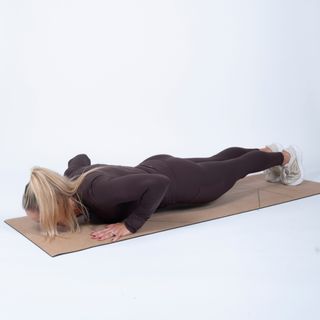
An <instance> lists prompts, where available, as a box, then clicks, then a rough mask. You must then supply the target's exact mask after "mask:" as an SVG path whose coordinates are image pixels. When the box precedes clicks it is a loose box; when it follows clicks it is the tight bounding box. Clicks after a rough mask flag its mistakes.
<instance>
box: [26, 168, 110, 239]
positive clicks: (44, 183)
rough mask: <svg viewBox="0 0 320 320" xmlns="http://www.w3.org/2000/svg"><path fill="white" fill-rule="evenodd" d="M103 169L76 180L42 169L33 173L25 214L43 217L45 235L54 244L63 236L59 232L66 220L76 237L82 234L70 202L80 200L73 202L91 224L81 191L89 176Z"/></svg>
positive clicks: (42, 231)
mask: <svg viewBox="0 0 320 320" xmlns="http://www.w3.org/2000/svg"><path fill="white" fill-rule="evenodd" d="M103 167H104V166H99V167H95V168H93V169H90V170H88V171H87V172H82V173H81V174H80V175H79V176H78V177H73V178H68V177H66V176H62V175H60V174H59V173H57V172H55V171H53V170H50V169H47V168H43V167H39V166H35V167H33V168H32V169H31V177H30V182H29V183H28V184H27V185H26V187H25V190H24V194H23V198H22V207H23V209H24V210H31V211H36V212H38V213H39V222H40V228H41V234H42V235H44V236H45V237H46V239H48V238H49V240H53V239H54V238H55V237H56V236H60V233H59V231H58V222H59V220H60V219H63V221H64V225H65V226H66V227H67V228H68V229H69V230H70V231H71V232H72V233H73V232H79V231H80V225H79V222H78V220H77V217H76V213H75V208H74V205H73V203H72V202H71V201H70V198H71V197H76V198H77V199H76V198H73V200H74V202H75V203H77V204H78V205H79V207H80V208H81V211H82V213H83V214H84V216H85V220H86V221H89V213H88V210H87V208H86V207H85V206H84V205H83V203H82V202H81V200H80V197H79V195H78V194H77V190H78V188H79V186H80V185H81V183H82V181H83V179H84V178H85V177H86V176H87V175H88V174H89V173H91V172H93V171H96V170H99V169H101V168H103Z"/></svg>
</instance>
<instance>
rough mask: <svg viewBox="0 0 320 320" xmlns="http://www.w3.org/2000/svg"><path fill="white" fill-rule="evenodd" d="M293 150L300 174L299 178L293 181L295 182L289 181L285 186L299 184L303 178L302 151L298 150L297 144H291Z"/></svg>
mask: <svg viewBox="0 0 320 320" xmlns="http://www.w3.org/2000/svg"><path fill="white" fill-rule="evenodd" d="M291 146H292V147H293V148H294V150H295V152H296V158H297V161H298V165H299V168H300V172H301V176H300V178H299V179H298V180H297V181H295V182H292V183H289V184H287V186H296V185H298V184H300V183H301V182H302V181H303V180H304V179H303V177H304V172H303V167H302V151H301V150H300V148H299V147H298V146H297V145H293V144H292V145H291Z"/></svg>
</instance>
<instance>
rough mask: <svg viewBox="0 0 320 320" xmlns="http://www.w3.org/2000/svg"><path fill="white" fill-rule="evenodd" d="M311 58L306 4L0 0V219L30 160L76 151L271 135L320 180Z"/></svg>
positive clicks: (319, 97)
mask: <svg viewBox="0 0 320 320" xmlns="http://www.w3.org/2000/svg"><path fill="white" fill-rule="evenodd" d="M319 57H320V2H319V1H317V0H260V1H259V0H256V1H254V0H242V1H240V0H215V1H209V0H208V1H204V0H185V1H182V0H180V1H178V0H161V1H160V0H159V1H154V0H135V1H133V0H117V1H106V0H100V1H98V0H90V1H89V0H87V1H84V0H73V1H71V0H63V1H62V0H61V1H60V0H55V1H46V0H37V1H31V0H30V1H27V0H26V1H22V0H20V1H18V0H0V58H1V59H0V108H1V118H0V139H1V140H0V141H1V142H0V143H1V145H0V147H1V149H0V150H1V155H2V156H1V169H0V174H1V185H0V194H1V202H0V212H1V217H2V219H5V218H10V217H16V216H21V215H24V212H23V211H22V207H21V198H22V193H23V190H24V186H25V184H26V183H27V182H28V179H29V177H30V169H31V167H32V166H34V165H39V166H44V167H48V168H50V169H53V170H56V171H58V172H60V173H63V171H64V170H65V169H66V166H67V162H68V160H69V159H70V158H72V157H73V156H75V155H76V154H78V153H86V154H87V155H88V156H89V157H90V158H91V161H92V163H109V164H120V165H132V166H133V165H137V164H138V163H139V162H141V161H142V160H143V159H145V158H146V157H149V156H151V155H153V154H158V153H169V154H172V155H176V156H180V157H200V156H210V155H213V154H215V153H217V152H219V151H220V150H222V149H224V148H227V147H230V146H243V147H262V146H264V145H266V144H269V143H271V142H280V143H282V144H284V145H285V146H287V145H289V144H296V145H298V146H300V148H301V149H302V150H303V154H304V166H305V175H306V179H316V178H319V177H320V168H319V160H320V151H319V136H320V126H319V119H320V59H319ZM6 230H7V229H6ZM6 232H12V231H11V230H9V231H8V230H7V231H6ZM260 319H262V318H261V317H260ZM291 319H292V318H291ZM309 319H310V318H309Z"/></svg>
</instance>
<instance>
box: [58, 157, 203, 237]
mask: <svg viewBox="0 0 320 320" xmlns="http://www.w3.org/2000/svg"><path fill="white" fill-rule="evenodd" d="M96 166H103V168H102V169H99V170H97V171H94V172H92V173H90V174H89V175H87V176H86V177H85V178H84V180H83V182H82V184H81V185H80V187H79V189H78V191H77V194H78V195H79V197H80V199H81V201H82V203H83V204H84V205H85V206H86V208H87V209H88V212H89V216H90V222H91V223H95V224H102V223H106V224H108V223H116V222H123V223H124V224H125V226H126V227H127V229H128V230H129V231H130V232H133V233H134V232H136V231H137V230H138V229H139V228H141V226H142V225H143V224H144V223H145V222H146V221H147V220H148V219H149V217H150V216H151V215H152V214H153V213H154V212H155V211H156V209H157V208H160V207H166V206H170V205H172V204H173V205H174V204H177V203H181V204H183V203H185V204H186V203H188V202H190V201H191V200H192V199H194V198H195V196H196V195H197V194H198V193H199V189H200V182H201V178H200V177H201V176H202V172H201V170H200V169H199V166H197V165H196V164H194V163H192V162H191V161H187V160H184V159H182V158H176V157H173V156H171V155H166V154H161V155H155V156H152V157H149V158H147V159H146V160H144V161H143V162H141V163H140V164H139V165H137V166H136V167H129V166H120V165H109V164H94V165H91V160H90V159H89V157H88V156H87V155H86V154H78V155H77V156H75V157H74V158H72V159H71V160H69V162H68V168H67V169H66V171H65V172H64V175H65V176H66V177H68V178H70V179H72V178H75V177H77V176H79V175H80V174H81V173H82V172H86V171H88V170H89V169H91V168H94V167H96Z"/></svg>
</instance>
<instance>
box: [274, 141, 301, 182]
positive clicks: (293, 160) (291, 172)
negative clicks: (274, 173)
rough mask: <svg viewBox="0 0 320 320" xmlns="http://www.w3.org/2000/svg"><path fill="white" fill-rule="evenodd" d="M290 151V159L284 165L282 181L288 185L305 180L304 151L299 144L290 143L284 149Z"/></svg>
mask: <svg viewBox="0 0 320 320" xmlns="http://www.w3.org/2000/svg"><path fill="white" fill-rule="evenodd" d="M284 150H285V151H287V152H289V153H290V160H289V162H288V163H287V164H285V165H283V166H282V170H281V175H280V178H281V182H282V183H283V184H286V185H290V186H296V185H298V184H300V183H301V182H302V181H303V176H304V175H303V167H302V152H301V150H300V148H298V147H297V146H293V145H290V146H289V147H288V148H286V149H284Z"/></svg>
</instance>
